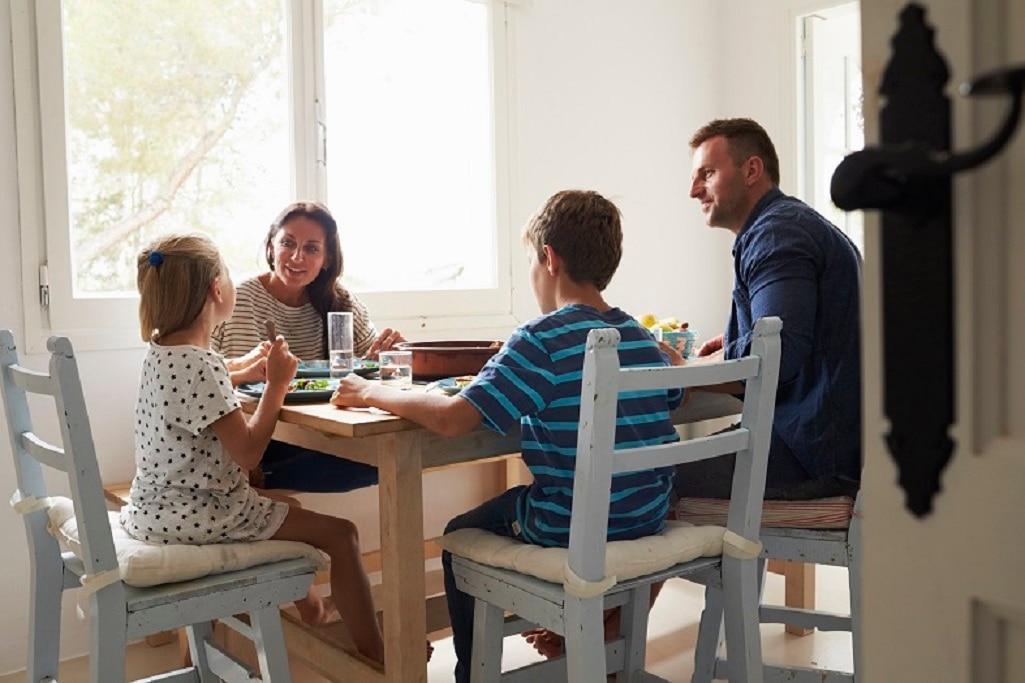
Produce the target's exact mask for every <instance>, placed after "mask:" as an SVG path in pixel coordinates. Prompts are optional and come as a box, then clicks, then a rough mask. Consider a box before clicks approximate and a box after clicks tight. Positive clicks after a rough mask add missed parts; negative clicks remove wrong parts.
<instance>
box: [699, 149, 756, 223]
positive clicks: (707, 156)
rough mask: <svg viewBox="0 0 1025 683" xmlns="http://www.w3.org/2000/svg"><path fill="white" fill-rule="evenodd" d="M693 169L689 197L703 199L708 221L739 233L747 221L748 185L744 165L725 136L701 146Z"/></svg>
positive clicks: (701, 202)
mask: <svg viewBox="0 0 1025 683" xmlns="http://www.w3.org/2000/svg"><path fill="white" fill-rule="evenodd" d="M692 169H693V170H692V171H691V184H690V196H691V197H693V198H694V199H697V200H698V202H700V204H701V213H703V214H704V215H705V222H706V223H707V224H708V225H709V226H711V227H713V228H726V229H728V230H731V231H733V232H739V231H740V228H741V227H743V225H744V221H745V220H747V214H748V208H749V207H748V187H747V183H746V182H745V177H744V173H743V165H742V166H741V167H738V166H737V165H736V164H735V163H734V162H733V157H732V156H730V152H729V143H727V141H726V138H724V137H722V136H719V137H714V138H709V139H708V140H705V141H704V142H702V143H701V144H700V145H698V147H697V148H696V149H695V150H694V162H693V165H692Z"/></svg>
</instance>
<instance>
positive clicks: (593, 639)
mask: <svg viewBox="0 0 1025 683" xmlns="http://www.w3.org/2000/svg"><path fill="white" fill-rule="evenodd" d="M603 607H604V601H603V600H602V598H601V597H600V596H599V597H597V598H588V599H581V598H574V597H572V596H568V595H567V596H566V601H565V604H564V607H563V615H564V616H563V619H564V620H565V630H566V633H565V634H564V637H565V639H566V674H567V675H566V679H567V681H568V682H569V683H595V681H603V680H605V675H606V671H605V627H604V620H603V618H602V617H603V616H604V609H603Z"/></svg>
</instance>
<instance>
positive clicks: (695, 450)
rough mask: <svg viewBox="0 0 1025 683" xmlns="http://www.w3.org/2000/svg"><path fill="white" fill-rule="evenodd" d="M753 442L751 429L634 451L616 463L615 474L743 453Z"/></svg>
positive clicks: (613, 460)
mask: <svg viewBox="0 0 1025 683" xmlns="http://www.w3.org/2000/svg"><path fill="white" fill-rule="evenodd" d="M749 442H750V433H749V432H748V430H747V429H743V428H740V429H735V430H733V431H729V432H722V433H720V434H711V435H709V436H702V437H698V438H694V439H690V440H688V441H681V442H679V443H670V444H663V445H661V446H648V447H646V448H639V449H632V450H629V451H624V452H623V454H622V456H621V457H615V458H613V459H612V472H613V474H622V473H623V472H634V471H636V470H647V469H651V468H654V467H667V466H669V465H675V464H677V463H687V462H696V461H698V460H705V459H707V458H714V457H716V456H719V455H725V454H727V453H736V452H737V451H742V450H744V449H745V448H747V445H748V443H749Z"/></svg>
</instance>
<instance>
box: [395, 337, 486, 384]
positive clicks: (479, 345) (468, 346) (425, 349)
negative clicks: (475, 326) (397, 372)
mask: <svg viewBox="0 0 1025 683" xmlns="http://www.w3.org/2000/svg"><path fill="white" fill-rule="evenodd" d="M396 346H397V347H398V348H400V349H406V350H408V351H412V352H413V379H414V380H417V381H425V380H426V381H429V380H435V379H443V378H445V377H455V376H458V375H476V374H477V373H478V372H480V369H481V368H483V367H484V364H485V363H487V362H488V359H489V358H491V357H492V356H494V355H495V354H496V353H498V351H499V349H501V348H502V342H501V341H494V340H485V341H430V342H400V343H399V344H397V345H396Z"/></svg>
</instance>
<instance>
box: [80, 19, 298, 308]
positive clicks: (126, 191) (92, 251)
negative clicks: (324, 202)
mask: <svg viewBox="0 0 1025 683" xmlns="http://www.w3.org/2000/svg"><path fill="white" fill-rule="evenodd" d="M63 33H64V35H63V38H64V85H65V89H64V92H65V103H66V122H65V125H66V138H65V139H66V154H67V181H68V214H69V216H68V220H69V223H70V225H69V231H70V243H65V244H66V245H67V247H68V248H70V252H71V266H72V272H73V278H72V289H73V292H74V296H75V297H76V298H90V297H96V296H101V297H103V296H112V295H116V294H118V293H129V292H134V291H135V261H134V256H135V254H136V253H137V251H138V249H139V248H140V247H141V246H142V245H143V244H145V243H146V242H147V241H149V240H150V239H152V238H153V237H154V236H156V235H159V234H162V233H167V232H178V231H201V232H205V233H208V234H210V235H211V236H212V237H213V238H214V240H215V241H216V242H217V244H218V245H219V246H220V248H221V250H222V252H223V254H224V256H225V259H226V260H227V262H228V264H229V266H230V267H231V268H232V271H233V274H234V275H235V276H240V275H242V274H245V273H247V272H253V271H255V270H256V269H257V268H259V265H260V264H259V249H258V248H257V247H258V243H259V241H260V237H261V235H262V233H263V231H264V229H265V227H266V226H267V224H268V223H269V222H270V220H271V219H272V218H273V217H274V215H275V214H276V213H277V211H278V210H280V208H281V207H282V206H283V205H284V204H285V203H286V202H287V201H289V200H290V199H291V161H290V150H289V139H290V138H289V132H288V127H289V113H288V110H287V108H286V101H287V94H288V92H287V90H288V88H287V72H286V69H285V62H284V55H285V44H284V41H285V33H284V15H283V7H282V3H281V2H280V0H218V1H217V2H121V1H119V0H66V1H65V2H64V5H63Z"/></svg>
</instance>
